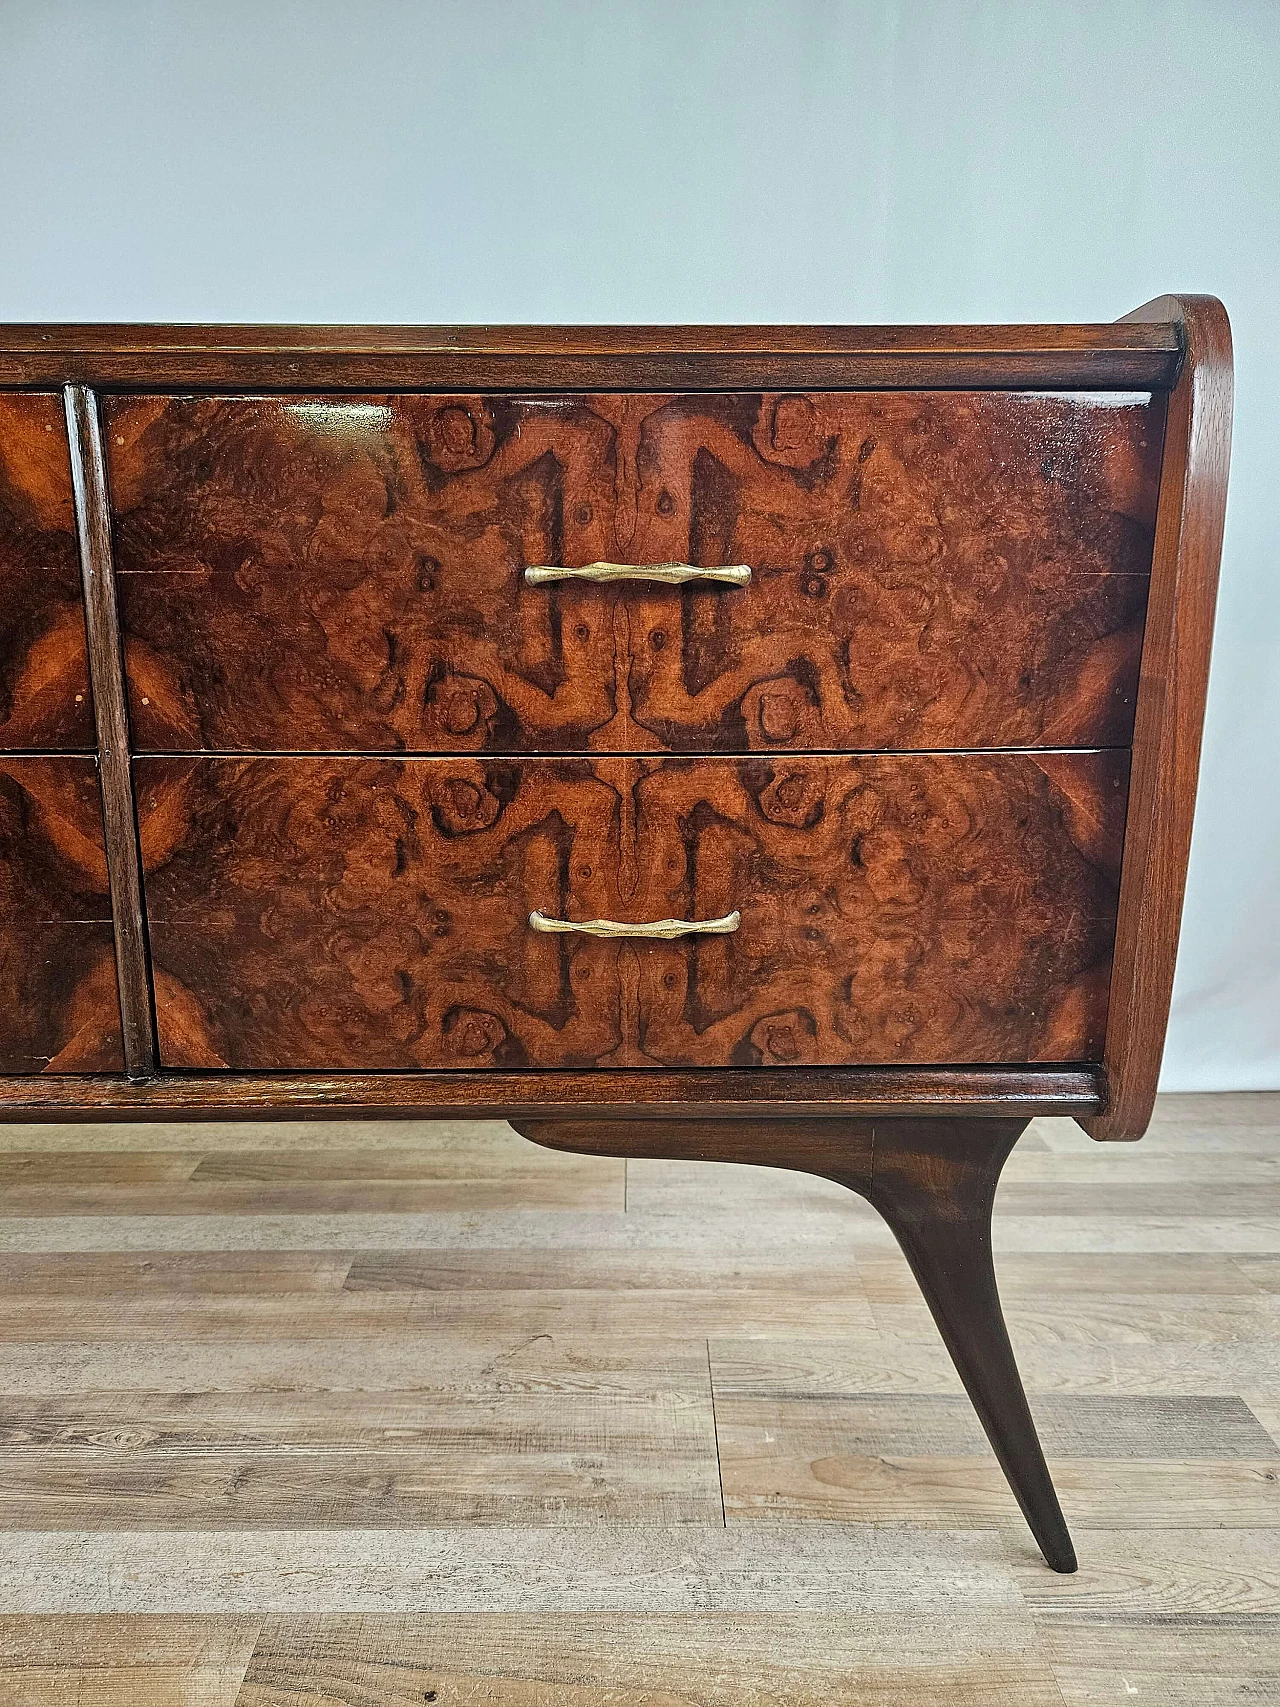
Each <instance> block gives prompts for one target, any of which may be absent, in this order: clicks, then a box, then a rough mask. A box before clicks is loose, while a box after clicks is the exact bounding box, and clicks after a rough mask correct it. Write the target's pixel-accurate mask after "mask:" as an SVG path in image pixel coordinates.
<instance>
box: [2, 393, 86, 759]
mask: <svg viewBox="0 0 1280 1707" xmlns="http://www.w3.org/2000/svg"><path fill="white" fill-rule="evenodd" d="M22 747H62V748H73V749H84V750H91V749H92V747H93V707H92V704H91V701H90V698H89V665H88V659H87V655H86V651H85V633H84V611H83V608H82V605H81V595H80V559H79V556H78V555H77V551H76V526H75V514H74V511H73V509H72V502H71V463H70V459H69V456H68V452H67V429H66V422H65V420H64V418H63V412H62V399H61V397H59V396H57V395H55V394H50V393H46V392H29V393H25V394H24V393H21V392H10V393H4V392H0V750H7V751H9V752H12V751H14V750H15V749H16V748H22Z"/></svg>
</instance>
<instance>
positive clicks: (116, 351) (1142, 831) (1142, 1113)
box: [0, 297, 1231, 1138]
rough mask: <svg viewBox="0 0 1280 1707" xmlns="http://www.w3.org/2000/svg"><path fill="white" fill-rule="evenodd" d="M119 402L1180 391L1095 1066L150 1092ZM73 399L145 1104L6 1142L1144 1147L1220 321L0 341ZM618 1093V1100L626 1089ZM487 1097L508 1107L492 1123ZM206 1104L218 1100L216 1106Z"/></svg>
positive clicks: (369, 1078) (109, 809)
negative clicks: (469, 1129) (225, 395)
mask: <svg viewBox="0 0 1280 1707" xmlns="http://www.w3.org/2000/svg"><path fill="white" fill-rule="evenodd" d="M95 383H96V384H100V385H103V386H106V387H109V388H111V389H125V390H128V389H151V388H161V387H164V386H172V385H183V386H188V387H191V388H193V389H201V388H210V387H228V388H231V389H241V390H243V389H246V388H248V389H252V388H255V387H258V388H270V389H276V390H322V389H325V388H328V387H334V388H339V389H349V390H364V389H368V388H370V387H371V386H394V387H405V388H409V389H427V388H430V387H433V386H439V385H448V386H449V387H450V388H458V389H460V388H465V387H468V386H475V387H484V386H486V385H503V386H511V387H514V388H528V387H533V386H536V387H539V388H543V387H545V388H552V389H554V388H564V387H569V388H573V387H575V386H588V385H590V386H601V387H622V388H626V389H636V390H652V389H666V388H670V387H673V386H674V387H681V388H685V389H720V388H723V387H725V386H740V387H744V388H745V387H753V388H759V387H762V386H766V387H767V386H786V385H796V386H801V385H803V386H806V387H817V386H824V385H825V386H830V387H846V386H847V387H864V386H889V387H895V388H899V389H911V388H916V387H936V386H956V387H961V388H965V389H982V388H993V387H1003V388H1007V387H1018V386H1022V387H1031V388H1034V387H1037V386H1041V387H1046V386H1062V387H1074V388H1081V387H1084V388H1093V389H1169V388H1172V389H1171V392H1170V397H1169V404H1168V426H1167V429H1166V444H1165V452H1164V468H1163V474H1162V484H1161V494H1160V502H1159V514H1158V522H1157V534H1156V546H1155V556H1154V561H1153V567H1152V589H1151V604H1150V609H1149V613H1148V619H1147V631H1146V639H1145V643H1144V650H1143V661H1142V680H1141V686H1140V690H1139V695H1138V705H1137V729H1136V734H1135V740H1134V769H1133V780H1132V784H1131V792H1130V809H1129V820H1128V825H1127V829H1126V841H1125V854H1124V875H1123V879H1122V886H1121V898H1120V917H1119V924H1118V932H1117V943H1116V954H1115V970H1114V976H1113V982H1112V1001H1111V1018H1110V1023H1109V1030H1108V1034H1107V1040H1106V1049H1105V1062H1104V1064H1103V1066H1102V1067H1101V1068H1099V1067H1089V1066H1085V1067H1073V1068H1070V1069H1065V1070H1055V1069H1041V1068H1031V1069H1025V1070H1024V1069H999V1068H992V1069H986V1068H973V1069H946V1068H936V1069H843V1070H835V1071H832V1072H828V1073H822V1074H813V1073H804V1072H802V1071H801V1070H795V1076H794V1077H790V1076H788V1077H786V1078H785V1079H784V1076H783V1070H779V1069H769V1070H766V1071H759V1072H744V1073H738V1072H732V1073H731V1072H726V1071H717V1072H714V1073H712V1074H709V1075H699V1074H695V1073H686V1074H679V1075H675V1074H670V1075H669V1074H663V1073H634V1074H629V1075H621V1074H609V1075H604V1074H600V1075H595V1074H590V1073H521V1074H510V1075H507V1074H504V1075H502V1076H500V1077H499V1076H491V1075H485V1076H481V1075H474V1076H473V1075H469V1074H466V1073H436V1074H432V1073H426V1074H412V1075H410V1074H405V1075H400V1074H371V1075H360V1074H344V1075H307V1074H276V1075H263V1076H260V1077H251V1076H248V1075H245V1076H243V1077H242V1076H238V1075H234V1074H229V1075H227V1074H224V1075H210V1076H209V1077H202V1076H199V1075H178V1074H166V1073H161V1074H160V1075H159V1077H155V1075H156V1074H157V1072H158V1067H157V1053H156V1044H155V1023H154V1012H153V1005H152V995H151V990H150V986H149V980H148V973H147V964H146V949H145V918H144V913H143V902H142V892H141V880H140V862H139V856H138V844H137V831H136V820H135V814H134V807H133V794H132V778H131V776H130V770H129V751H128V726H127V717H126V710H125V702H124V693H123V679H122V668H121V654H120V640H119V633H118V625H117V618H116V609H115V600H114V597H113V591H114V589H113V574H112V565H111V538H110V526H109V518H108V514H107V507H106V487H105V472H104V467H103V461H102V447H101V442H100V428H99V423H98V413H97V402H96V398H95V395H94V392H93V389H92V386H93V385H94V384H95ZM50 384H57V385H60V386H63V387H64V388H65V397H66V403H67V416H68V424H69V429H70V436H71V454H72V462H73V469H74V472H75V483H76V505H77V518H78V523H79V527H80V535H81V543H82V560H83V571H84V585H85V594H86V607H87V608H86V620H87V623H88V628H89V637H90V658H91V671H92V680H93V689H94V698H95V714H96V717H97V722H98V735H99V762H100V767H101V769H100V774H101V778H102V788H103V799H104V811H105V815H106V824H107V846H108V860H109V871H110V878H111V889H112V898H113V905H114V908H115V918H116V940H117V957H118V963H119V968H120V986H121V1005H122V1013H123V1019H124V1033H125V1046H126V1060H127V1069H128V1073H129V1075H130V1077H131V1078H132V1079H134V1080H135V1081H138V1080H147V1081H149V1082H147V1083H145V1084H144V1083H139V1082H134V1083H127V1082H125V1081H123V1080H109V1079H105V1078H99V1077H97V1076H80V1075H67V1076H61V1075H49V1076H40V1077H37V1078H33V1079H30V1080H27V1079H23V1080H15V1079H12V1078H10V1079H8V1080H4V1081H0V1117H4V1118H10V1119H20V1118H36V1117H38V1115H39V1112H40V1110H41V1109H44V1110H48V1111H50V1112H54V1111H57V1112H60V1113H61V1114H63V1115H64V1116H68V1115H72V1114H76V1113H79V1114H83V1115H85V1116H87V1117H93V1116H95V1115H100V1116H104V1117H107V1118H110V1117H113V1116H114V1117H115V1118H122V1117H126V1116H128V1115H134V1116H139V1117H143V1118H147V1117H151V1116H155V1117H159V1118H164V1117H175V1116H177V1117H181V1116H187V1117H190V1116H192V1115H194V1114H195V1113H196V1112H197V1111H198V1110H199V1111H202V1112H209V1113H211V1114H215V1115H216V1114H230V1113H235V1112H242V1113H245V1114H248V1113H255V1114H260V1115H264V1114H267V1113H268V1112H271V1111H272V1110H275V1111H278V1112H280V1113H283V1114H290V1113H292V1114H308V1113H315V1114H323V1113H325V1112H328V1111H333V1110H337V1109H341V1110H342V1111H343V1112H344V1113H348V1114H353V1115H354V1114H357V1113H368V1114H372V1115H390V1114H393V1113H395V1112H398V1111H402V1112H404V1113H406V1114H410V1115H417V1116H419V1117H420V1116H422V1115H424V1114H426V1113H428V1112H431V1113H439V1114H441V1115H445V1114H454V1113H473V1114H477V1113H505V1112H512V1113H521V1112H527V1113H530V1114H531V1113H533V1112H538V1113H541V1114H545V1115H546V1116H547V1117H548V1118H551V1117H554V1116H556V1115H557V1114H563V1115H564V1116H566V1117H567V1116H569V1115H571V1114H572V1115H584V1116H585V1115H591V1116H593V1117H600V1118H605V1117H607V1116H613V1117H615V1118H616V1117H617V1116H618V1114H619V1113H620V1112H621V1111H622V1110H623V1109H624V1108H630V1109H631V1110H632V1111H633V1112H638V1113H642V1114H644V1115H648V1114H652V1115H654V1116H655V1117H663V1118H671V1117H672V1115H673V1114H674V1112H675V1111H676V1110H677V1109H678V1108H679V1107H680V1106H682V1105H683V1106H687V1105H688V1103H689V1102H690V1101H693V1100H697V1101H698V1102H699V1106H700V1109H703V1108H705V1110H706V1111H707V1113H708V1114H709V1115H710V1116H711V1117H713V1118H714V1117H717V1116H720V1115H723V1116H724V1117H725V1118H744V1117H750V1118H768V1117H773V1118H783V1117H785V1116H786V1115H787V1114H791V1115H793V1116H800V1115H818V1116H822V1117H827V1116H834V1115H837V1114H841V1113H845V1114H849V1113H855V1114H870V1113H887V1112H891V1111H892V1112H896V1113H902V1114H928V1113H934V1112H938V1111H940V1110H941V1109H943V1108H953V1109H954V1108H959V1109H961V1110H964V1111H966V1112H968V1113H971V1114H973V1115H975V1116H979V1115H993V1114H995V1113H999V1112H1007V1111H1009V1110H1010V1109H1014V1110H1016V1111H1017V1112H1019V1113H1025V1114H1028V1115H1030V1114H1037V1113H1040V1114H1043V1113H1056V1114H1072V1115H1075V1116H1076V1117H1077V1118H1078V1119H1080V1121H1081V1123H1082V1124H1083V1125H1084V1126H1085V1127H1086V1130H1088V1131H1090V1132H1092V1133H1093V1135H1094V1136H1095V1137H1099V1138H1132V1137H1137V1136H1138V1135H1140V1133H1141V1131H1142V1129H1143V1127H1144V1126H1145V1124H1146V1122H1147V1119H1148V1118H1149V1116H1150V1110H1151V1105H1152V1100H1153V1098H1154V1094H1155V1084H1156V1078H1157V1075H1158V1071H1159V1061H1160V1054H1161V1050H1162V1047H1163V1039H1164V1031H1165V1025H1166V1020H1167V1012H1168V1002H1169V994H1170V989H1171V983H1172V972H1173V963H1174V955H1175V951H1176V943H1177V933H1178V923H1179V914H1180V909H1181V901H1182V893H1183V886H1184V881H1185V872H1186V861H1187V852H1188V845H1189V838H1190V825H1191V813H1192V804H1193V798H1194V789H1195V780H1196V771H1197V763H1198V753H1199V741H1200V731H1201V721H1202V714H1203V698H1204V690H1205V680H1206V674H1207V667H1208V649H1209V640H1210V635H1211V628H1212V607H1213V595H1214V587H1215V582H1216V573H1217V560H1218V552H1219V548H1220V543H1221V533H1222V518H1223V505H1224V501H1225V486H1226V463H1227V457H1228V453H1229V445H1230V400H1231V370H1230V332H1229V329H1228V326H1227V320H1226V314H1225V311H1224V310H1223V308H1222V306H1221V304H1220V303H1218V302H1217V301H1216V300H1214V299H1213V298H1207V297H1162V298H1159V299H1157V300H1156V301H1154V302H1152V303H1149V304H1147V305H1146V307H1144V308H1141V309H1137V310H1135V311H1134V313H1133V314H1132V315H1130V316H1128V317H1126V319H1124V320H1122V321H1117V322H1115V323H1114V324H1110V325H1084V326H1021V327H1017V326H1014V327H1010V326H976V327H818V328H797V327H680V328H666V327H662V328H657V327H626V328H617V327H351V326H346V327H254V326H245V327H182V326H176V327H163V326H39V325H34V326H10V327H7V328H0V386H2V385H9V386H24V387H33V386H37V385H42V386H47V385H50ZM624 1078H625V1080H626V1082H625V1083H624V1082H623V1081H624ZM495 1097H498V1098H499V1100H498V1101H496V1102H495V1100H494V1099H495ZM210 1099H216V1100H213V1101H210Z"/></svg>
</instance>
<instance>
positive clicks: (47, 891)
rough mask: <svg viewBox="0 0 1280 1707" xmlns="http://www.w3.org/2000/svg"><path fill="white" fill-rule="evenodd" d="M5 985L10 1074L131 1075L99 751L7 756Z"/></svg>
mask: <svg viewBox="0 0 1280 1707" xmlns="http://www.w3.org/2000/svg"><path fill="white" fill-rule="evenodd" d="M0 992H2V993H3V994H2V997H0V1073H76V1072H79V1073H86V1072H89V1073H92V1072H119V1071H121V1069H122V1067H123V1065H124V1061H123V1056H122V1053H121V1047H120V1011H119V1007H118V1004H117V1000H116V970H115V956H114V953H113V950H112V935H111V903H110V899H109V897H108V893H107V861H106V852H105V849H104V846H103V835H102V806H101V802H100V800H99V798H98V777H97V767H96V765H95V764H94V761H93V759H92V758H90V757H87V756H85V757H79V756H67V757H52V756H40V757H24V758H12V757H6V756H4V755H2V754H0Z"/></svg>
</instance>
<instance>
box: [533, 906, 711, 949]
mask: <svg viewBox="0 0 1280 1707" xmlns="http://www.w3.org/2000/svg"><path fill="white" fill-rule="evenodd" d="M741 923H742V914H741V913H739V912H738V911H737V910H736V908H735V910H734V911H733V912H732V913H726V914H725V916H724V918H723V919H654V921H653V922H652V924H647V925H624V924H619V923H618V921H617V920H616V919H584V920H583V921H582V923H581V924H578V923H577V922H576V921H575V920H573V919H549V918H548V917H547V915H546V914H545V913H530V914H529V928H530V929H531V930H535V931H549V932H554V931H580V932H581V933H582V935H583V936H647V937H659V938H660V939H661V940H662V941H663V942H671V941H672V940H673V939H674V938H675V937H678V936H729V935H730V934H731V933H732V932H733V931H736V930H737V928H738V926H739V925H740V924H741Z"/></svg>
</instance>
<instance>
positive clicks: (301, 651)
mask: <svg viewBox="0 0 1280 1707" xmlns="http://www.w3.org/2000/svg"><path fill="white" fill-rule="evenodd" d="M105 407H106V421H107V451H108V457H109V463H110V473H111V485H112V497H113V502H114V505H115V509H116V515H117V548H116V556H117V568H118V570H119V572H120V586H121V599H122V613H123V623H124V631H125V639H126V655H127V662H128V668H129V676H130V690H131V700H130V709H131V713H132V717H133V722H134V729H135V736H136V741H137V744H138V746H139V747H140V748H142V749H144V750H154V751H191V750H198V749H214V750H217V749H222V750H236V749H257V750H270V749H285V750H290V749H309V750H313V751H325V750H335V749H336V750H343V749H363V750H386V749H397V748H399V749H405V750H409V751H436V752H441V751H450V752H467V751H475V752H481V751H502V752H513V753H518V752H538V751H542V752H554V751H566V750H581V749H588V748H589V749H594V750H598V751H613V752H630V751H642V750H664V749H665V750H670V751H682V752H692V751H703V752H707V751H712V752H742V751H754V750H758V751H770V750H780V749H800V750H805V749H855V750H856V749H881V748H886V749H893V748H908V749H911V748H915V749H920V748H924V749H930V748H951V747H966V746H1026V745H1036V746H1039V745H1046V746H1064V745H1065V746H1070V745H1079V746H1093V745H1112V744H1123V743H1125V742H1126V741H1127V740H1128V737H1129V732H1130V729H1131V727H1132V719H1133V700H1134V690H1135V685H1136V678H1137V658H1138V650H1139V647H1140V643H1141V636H1142V621H1143V613H1144V610H1145V604H1146V589H1147V579H1146V577H1147V574H1148V571H1149V567H1150V556H1151V533H1152V524H1153V517H1154V509H1155V492H1156V484H1157V478H1158V470H1159V463H1160V451H1161V439H1162V413H1163V410H1162V403H1161V401H1160V400H1159V399H1158V398H1157V399H1155V400H1152V399H1150V398H1148V397H1146V396H1145V395H1138V396H1134V395H1116V396H1108V395H1106V394H1092V395H1089V394H1076V395H1046V394H1041V393H1032V392H1023V393H988V392H952V393H940V392H934V393H920V392H892V393H884V392H879V393H877V392H869V393H852V392H845V393H835V394H821V393H815V394H760V393H755V394H733V395H719V396H717V395H699V394H686V395H680V396H674V397H673V396H664V395H655V394H646V393H638V394H637V393H632V394H624V395H618V394H614V395H608V394H597V395H591V396H574V395H565V394H562V395H559V396H543V397H538V396H522V397H511V396H507V397H504V396H487V397H486V396H450V395H437V396H429V395H427V396H424V395H408V396H382V397H368V396H366V397H361V398H346V399H344V398H342V397H338V396H327V397H307V398H292V399H290V398H280V397H276V398H269V397H263V398H228V397H171V398H163V397H161V398H116V399H113V400H111V401H110V402H108V403H107V404H106V406H105ZM599 559H605V560H611V561H615V562H626V563H640V564H643V563H657V562H670V561H687V562H691V563H695V564H705V565H711V564H717V563H725V562H734V563H746V564H750V565H751V566H752V568H753V571H754V573H753V579H752V582H751V584H750V586H748V587H746V588H743V589H735V588H729V587H715V588H708V587H701V588H699V587H694V586H686V587H683V588H675V587H660V588H655V587H654V586H652V585H648V584H645V583H641V582H627V583H622V584H619V585H614V586H610V587H597V586H591V585H582V584H557V585H555V586H552V587H547V588H529V587H527V586H525V584H524V582H523V578H522V571H523V569H524V568H525V567H526V566H529V565H533V564H558V563H563V564H566V565H570V566H573V565H579V564H583V563H588V562H592V561H596V560H599Z"/></svg>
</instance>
